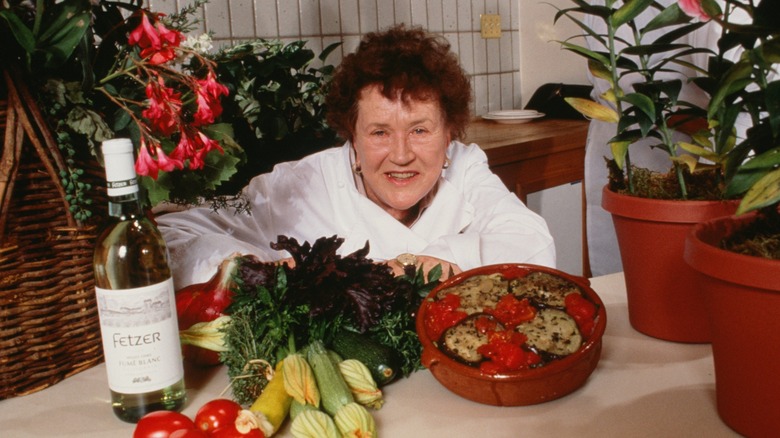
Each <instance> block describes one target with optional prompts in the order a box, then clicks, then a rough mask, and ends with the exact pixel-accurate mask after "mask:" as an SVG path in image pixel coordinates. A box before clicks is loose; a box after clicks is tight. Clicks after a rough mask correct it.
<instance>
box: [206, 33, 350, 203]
mask: <svg viewBox="0 0 780 438" xmlns="http://www.w3.org/2000/svg"><path fill="white" fill-rule="evenodd" d="M340 44H341V43H334V44H331V45H330V46H328V47H326V48H325V49H324V50H323V51H322V52H321V53H320V54H319V55H316V54H315V53H314V52H313V51H312V50H310V49H307V48H306V42H305V41H294V42H291V43H287V44H284V43H282V42H281V41H278V40H263V39H260V40H255V41H250V42H246V43H240V44H236V45H234V46H230V47H227V48H225V49H223V50H221V51H219V52H218V53H216V54H215V55H214V56H213V57H212V59H213V60H214V61H215V62H216V63H217V71H218V75H219V79H220V80H221V81H222V82H223V83H226V84H228V87H229V88H230V90H231V93H230V98H229V99H228V101H227V102H225V110H224V113H223V118H224V119H227V120H230V122H231V124H232V126H233V129H234V134H235V138H236V139H237V141H238V142H239V143H240V144H242V145H243V146H244V148H245V150H246V162H247V163H251V165H247V166H243V167H242V168H240V169H239V172H238V174H237V175H236V176H235V177H234V178H233V179H232V180H231V181H230V183H229V184H227V185H224V186H223V187H222V189H221V192H222V193H230V192H231V191H235V190H237V189H240V188H241V187H243V186H244V185H245V184H246V183H247V182H248V181H249V179H251V178H252V177H253V176H255V175H257V174H258V173H261V172H267V171H270V170H271V169H272V168H273V166H274V165H275V164H277V163H279V162H282V161H289V160H295V159H299V158H301V157H303V156H305V155H308V154H310V153H312V152H316V151H319V150H322V149H324V148H327V147H331V146H333V145H335V143H336V134H335V132H334V131H333V130H331V129H330V128H329V127H328V125H327V123H326V122H325V96H326V94H327V91H328V85H329V82H330V78H331V76H332V74H333V70H334V67H333V66H332V65H329V64H326V63H325V61H326V59H327V57H328V56H329V55H330V53H331V52H332V51H333V50H334V49H336V48H338V47H339V45H340ZM318 62H319V63H320V64H321V65H320V66H316V63H318Z"/></svg>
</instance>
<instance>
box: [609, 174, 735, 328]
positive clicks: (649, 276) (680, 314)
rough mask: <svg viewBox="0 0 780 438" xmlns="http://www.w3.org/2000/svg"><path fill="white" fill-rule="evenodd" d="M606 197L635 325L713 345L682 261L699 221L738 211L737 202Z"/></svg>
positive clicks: (695, 288)
mask: <svg viewBox="0 0 780 438" xmlns="http://www.w3.org/2000/svg"><path fill="white" fill-rule="evenodd" d="M602 196H603V197H602V206H603V207H604V209H605V210H607V211H609V212H610V213H612V221H613V222H614V224H615V232H616V233H617V239H618V246H619V247H620V257H621V260H622V261H623V272H624V274H625V278H626V291H627V299H628V316H629V320H630V322H631V326H632V327H634V329H636V330H638V331H640V332H642V333H644V334H646V335H649V336H652V337H654V338H659V339H664V340H668V341H676V342H709V341H710V333H709V327H708V323H707V312H706V309H705V307H704V306H703V300H702V295H701V287H700V285H699V284H698V282H697V280H698V277H697V275H696V274H695V273H694V272H693V270H692V269H691V267H690V266H688V265H687V264H686V263H685V262H684V261H683V258H682V255H683V247H684V243H685V237H686V235H687V234H688V233H689V232H690V230H691V228H692V227H693V226H694V225H696V224H697V223H699V222H703V221H706V220H709V219H713V218H716V217H720V216H728V215H730V214H732V213H734V211H736V208H737V203H736V202H731V201H729V202H723V201H673V200H659V199H647V198H639V197H636V196H628V195H622V194H618V193H615V192H613V191H611V190H609V188H608V187H604V191H603V195H602Z"/></svg>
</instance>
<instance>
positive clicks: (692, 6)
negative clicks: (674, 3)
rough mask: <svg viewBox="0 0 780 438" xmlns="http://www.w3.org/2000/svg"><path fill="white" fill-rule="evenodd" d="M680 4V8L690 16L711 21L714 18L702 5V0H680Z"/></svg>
mask: <svg viewBox="0 0 780 438" xmlns="http://www.w3.org/2000/svg"><path fill="white" fill-rule="evenodd" d="M678 4H679V6H680V9H682V11H683V12H685V14H686V15H688V16H689V17H693V18H698V19H699V20H702V21H709V20H710V19H711V18H712V17H710V16H709V15H707V13H706V12H705V11H704V8H703V7H702V6H701V0H679V3H678Z"/></svg>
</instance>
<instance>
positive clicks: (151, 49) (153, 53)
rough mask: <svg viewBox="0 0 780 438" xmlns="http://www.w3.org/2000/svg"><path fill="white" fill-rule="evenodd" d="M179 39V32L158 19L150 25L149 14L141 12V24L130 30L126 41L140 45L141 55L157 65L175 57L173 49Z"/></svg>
mask: <svg viewBox="0 0 780 438" xmlns="http://www.w3.org/2000/svg"><path fill="white" fill-rule="evenodd" d="M157 18H159V14H158V16H157ZM181 40H182V36H181V32H179V31H176V30H170V29H168V28H167V27H165V25H164V24H162V22H160V21H159V20H155V24H154V25H152V23H151V22H150V21H149V15H148V14H141V24H140V25H139V26H138V27H136V28H135V29H133V30H132V31H131V32H130V36H129V37H128V38H127V43H128V44H130V45H131V46H135V45H137V46H138V47H140V48H141V57H142V58H149V63H150V64H152V65H159V64H164V63H166V62H168V61H170V60H171V59H173V58H175V57H176V52H175V50H174V49H175V48H176V47H179V44H180V43H181Z"/></svg>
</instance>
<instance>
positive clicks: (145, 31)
mask: <svg viewBox="0 0 780 438" xmlns="http://www.w3.org/2000/svg"><path fill="white" fill-rule="evenodd" d="M127 43H128V44H130V45H131V46H136V45H137V46H138V47H140V48H142V49H145V48H147V47H154V48H157V49H159V48H161V47H162V43H161V42H160V35H158V34H157V30H156V29H155V28H154V26H152V23H151V22H149V16H148V15H146V14H141V24H140V25H139V26H138V27H136V28H135V29H133V30H132V31H131V32H130V36H129V37H128V38H127Z"/></svg>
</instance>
